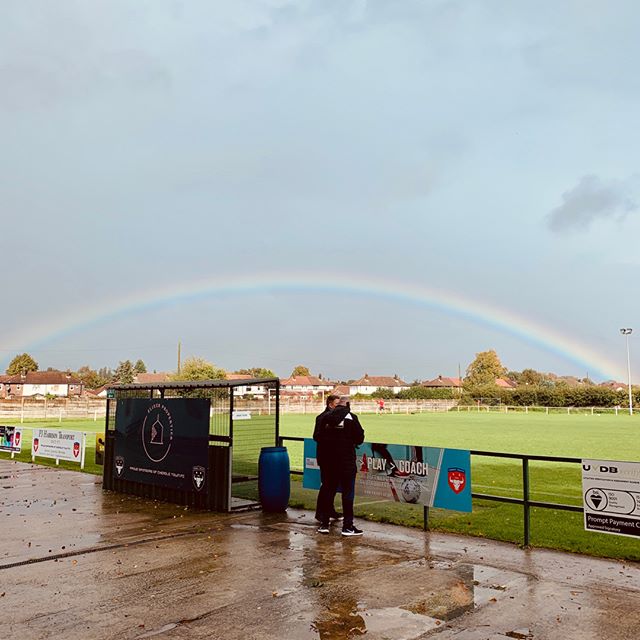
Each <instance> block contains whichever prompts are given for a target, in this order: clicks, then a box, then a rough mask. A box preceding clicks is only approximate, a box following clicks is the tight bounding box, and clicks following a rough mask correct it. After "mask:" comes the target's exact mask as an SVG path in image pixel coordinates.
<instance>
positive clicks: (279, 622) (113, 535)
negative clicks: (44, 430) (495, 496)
mask: <svg viewBox="0 0 640 640" xmlns="http://www.w3.org/2000/svg"><path fill="white" fill-rule="evenodd" d="M0 487H1V493H0V531H1V532H2V546H1V548H0V607H1V609H0V610H1V611H2V623H1V625H0V637H1V638H3V639H13V638H15V639H20V640H31V639H36V638H37V639H40V638H56V639H62V640H66V639H70V640H73V639H76V638H78V639H80V638H82V639H83V640H87V639H94V638H95V639H102V638H118V639H129V638H131V639H138V638H140V639H142V638H158V639H159V640H165V639H166V640H171V639H178V638H179V639H195V638H208V639H218V638H219V639H224V640H234V639H256V640H267V639H269V640H271V639H274V640H275V639H276V638H277V639H280V638H291V639H294V640H296V639H298V638H300V639H306V638H310V639H313V638H319V639H323V640H339V639H343V638H345V639H350V638H359V637H364V638H371V639H376V640H383V639H386V640H413V639H419V638H420V639H421V638H434V639H435V640H444V639H453V638H455V639H456V640H485V639H490V640H498V639H502V640H504V639H505V638H535V639H537V640H554V639H558V640H560V639H562V640H574V639H575V640H577V639H580V640H589V639H594V640H609V639H611V640H613V639H615V640H620V639H626V638H637V637H639V636H640V633H639V632H638V631H637V630H638V629H639V628H640V565H638V564H633V563H624V562H618V561H612V560H601V559H594V558H589V557H585V556H578V555H571V554H564V553H558V552H552V551H545V550H526V551H523V550H521V549H519V548H517V547H514V546H512V545H507V544H502V543H498V542H492V541H487V540H482V539H477V538H467V537H462V536H454V535H446V534H439V533H434V532H430V533H423V532H422V531H419V530H415V529H408V528H404V527H397V526H393V525H387V524H374V523H368V522H363V523H361V524H362V528H363V529H365V535H364V536H363V537H361V538H343V537H341V536H340V534H339V531H340V530H339V528H337V527H336V528H335V530H334V531H332V533H331V534H330V535H328V536H326V535H325V536H323V535H320V534H317V533H316V524H315V521H314V520H313V514H312V513H309V512H304V511H296V510H289V511H288V512H287V513H286V514H263V513H261V512H259V511H252V512H245V513H235V514H211V513H203V512H193V511H190V510H186V509H184V508H182V507H177V506H175V505H168V504H162V503H156V502H150V501H144V500H140V499H137V498H131V497H125V496H121V495H117V494H110V493H103V491H102V488H101V482H100V479H99V478H96V477H94V476H91V475H88V474H81V473H76V472H72V471H62V470H56V469H51V468H45V467H37V466H32V465H28V464H23V463H15V462H11V461H8V460H0Z"/></svg>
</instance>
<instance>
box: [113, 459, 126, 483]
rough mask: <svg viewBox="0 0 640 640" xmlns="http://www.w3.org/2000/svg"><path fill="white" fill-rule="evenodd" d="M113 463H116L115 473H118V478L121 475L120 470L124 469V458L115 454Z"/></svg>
mask: <svg viewBox="0 0 640 640" xmlns="http://www.w3.org/2000/svg"><path fill="white" fill-rule="evenodd" d="M115 463H116V474H117V475H118V478H119V477H120V476H121V475H122V472H123V471H124V458H123V457H122V456H116V458H115Z"/></svg>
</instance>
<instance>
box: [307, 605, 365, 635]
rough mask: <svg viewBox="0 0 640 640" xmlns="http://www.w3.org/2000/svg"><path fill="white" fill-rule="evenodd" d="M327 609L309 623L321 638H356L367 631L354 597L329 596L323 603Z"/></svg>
mask: <svg viewBox="0 0 640 640" xmlns="http://www.w3.org/2000/svg"><path fill="white" fill-rule="evenodd" d="M325 604H326V606H327V609H326V610H325V611H324V612H323V613H322V614H321V615H320V616H318V618H317V619H316V620H315V621H314V622H312V623H311V628H312V629H313V630H314V631H317V632H318V635H319V636H320V638H321V639H322V640H337V639H338V638H345V639H347V638H357V637H359V636H363V635H364V634H365V633H366V632H367V625H366V624H365V621H364V618H363V617H362V614H361V612H360V606H361V605H359V603H358V602H356V600H355V599H353V598H350V597H346V598H344V599H338V598H335V599H334V598H329V601H328V602H326V603H325Z"/></svg>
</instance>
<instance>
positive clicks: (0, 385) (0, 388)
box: [0, 376, 11, 398]
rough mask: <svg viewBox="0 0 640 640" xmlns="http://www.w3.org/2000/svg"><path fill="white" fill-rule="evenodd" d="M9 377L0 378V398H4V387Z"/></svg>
mask: <svg viewBox="0 0 640 640" xmlns="http://www.w3.org/2000/svg"><path fill="white" fill-rule="evenodd" d="M10 378H11V376H0V398H6V397H7V394H6V386H7V383H8V382H9V379H10Z"/></svg>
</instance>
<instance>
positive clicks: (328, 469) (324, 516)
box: [314, 396, 364, 536]
mask: <svg viewBox="0 0 640 640" xmlns="http://www.w3.org/2000/svg"><path fill="white" fill-rule="evenodd" d="M314 439H315V440H316V442H317V443H318V455H317V460H318V464H319V465H320V473H321V478H322V487H321V492H322V495H320V494H319V495H318V516H319V519H320V527H319V529H318V533H329V517H328V514H330V513H331V512H330V509H332V508H333V499H334V497H335V495H336V492H337V490H338V486H341V487H342V511H343V513H344V522H343V524H342V535H343V536H361V535H362V531H361V530H360V529H358V528H357V527H355V526H354V524H353V498H354V491H355V480H356V447H357V446H358V445H360V444H362V442H363V441H364V431H363V429H362V426H361V424H360V421H359V420H358V416H357V415H356V414H355V413H352V412H351V406H350V403H349V396H340V401H339V402H338V405H337V406H336V407H335V409H333V410H331V411H329V412H328V413H326V414H324V416H323V417H322V418H321V420H320V423H319V425H318V428H317V433H315V434H314Z"/></svg>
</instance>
